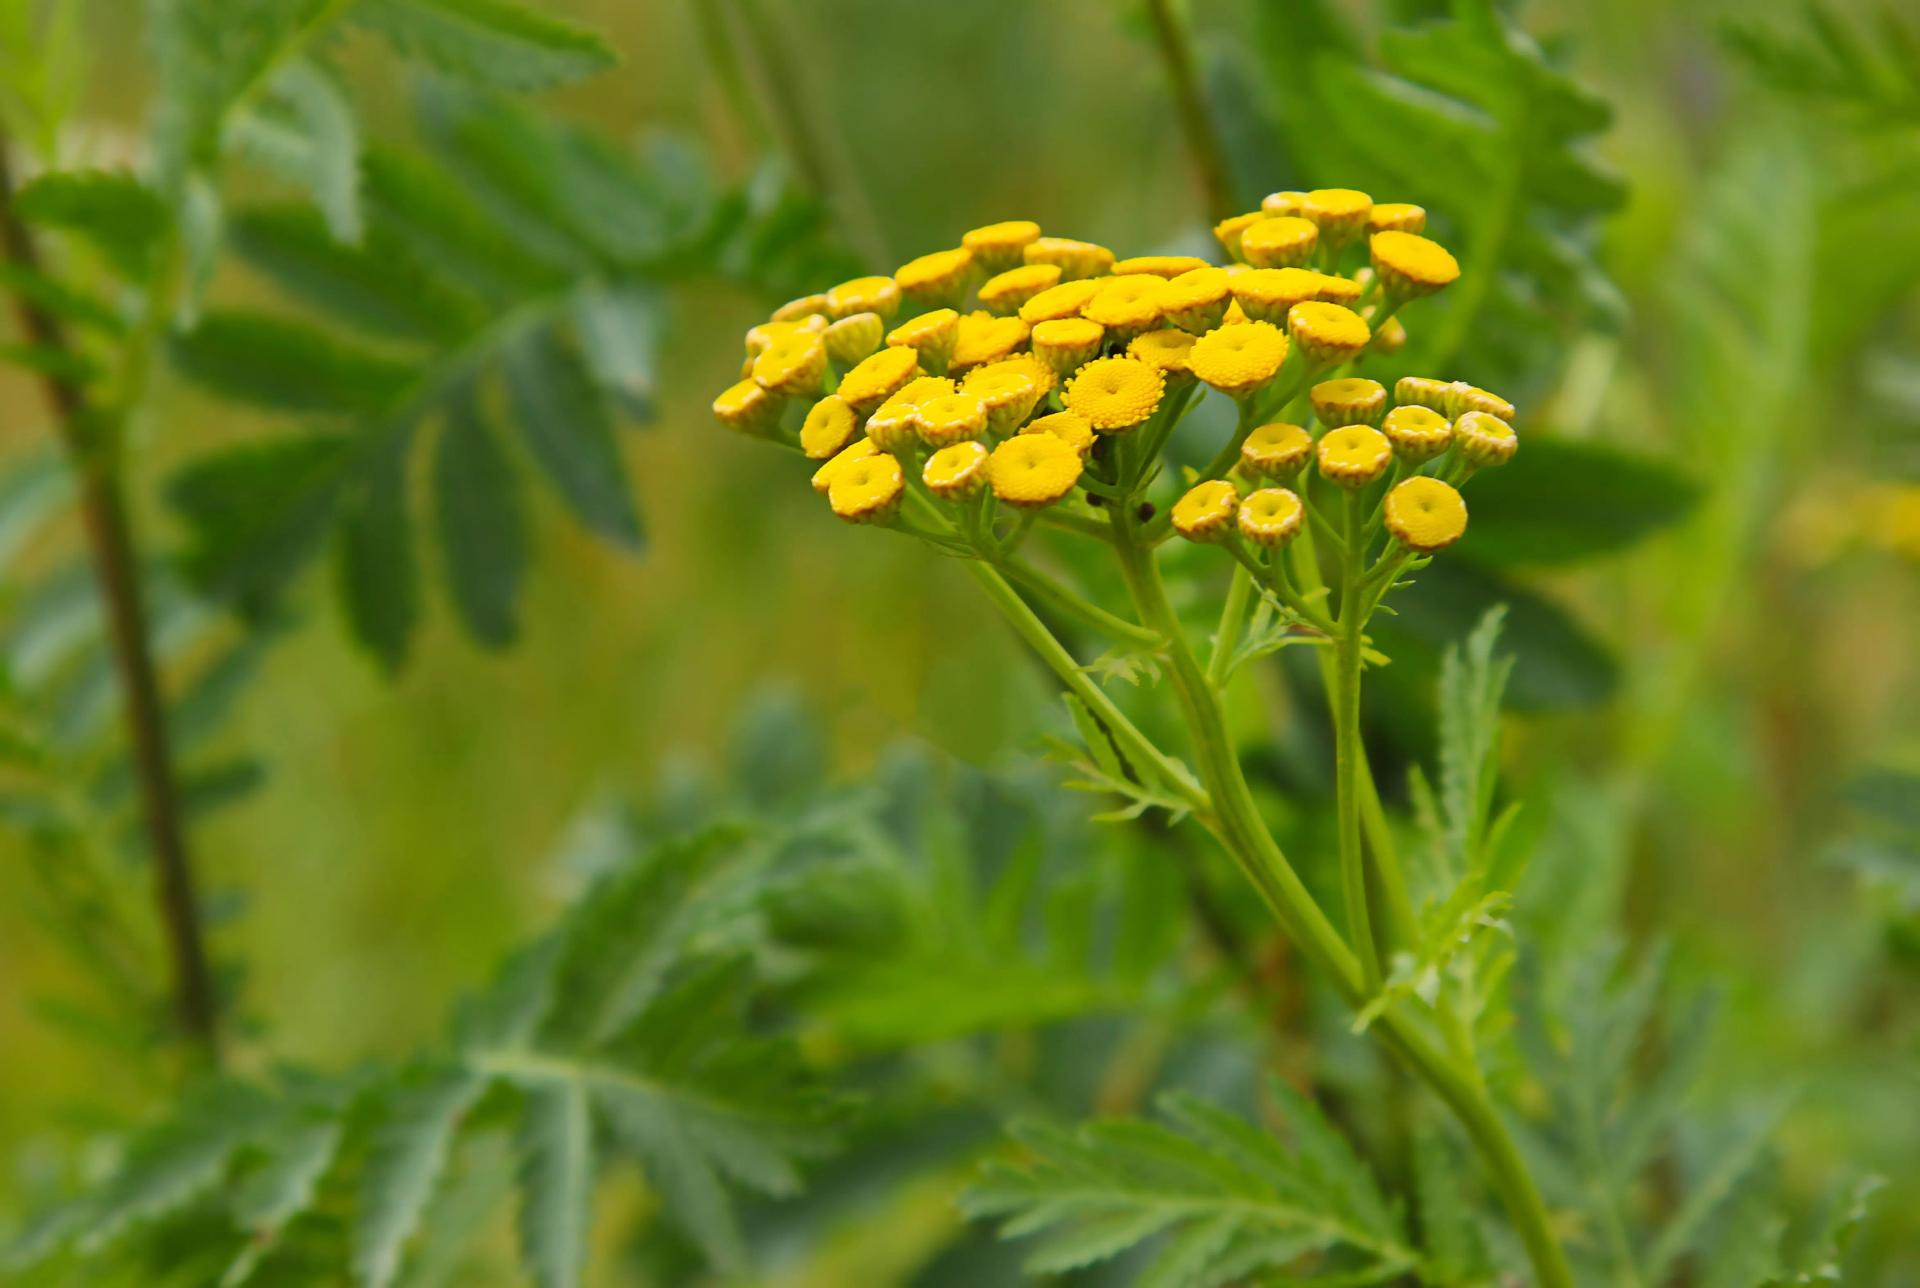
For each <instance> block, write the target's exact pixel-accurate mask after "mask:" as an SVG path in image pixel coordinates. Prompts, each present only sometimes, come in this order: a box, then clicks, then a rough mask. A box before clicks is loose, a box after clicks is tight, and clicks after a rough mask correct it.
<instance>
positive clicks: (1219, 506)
mask: <svg viewBox="0 0 1920 1288" xmlns="http://www.w3.org/2000/svg"><path fill="white" fill-rule="evenodd" d="M1239 508H1240V494H1239V492H1237V491H1235V490H1234V486H1233V484H1231V483H1229V482H1227V480H1225V479H1208V480H1207V481H1206V482H1204V483H1199V484H1196V485H1195V486H1194V487H1192V488H1191V489H1189V490H1188V492H1187V494H1186V495H1185V496H1183V497H1181V498H1180V499H1179V500H1178V501H1175V502H1174V503H1173V530H1174V531H1175V532H1178V533H1179V534H1180V535H1181V536H1183V537H1185V538H1186V539H1187V540H1189V541H1218V540H1220V539H1221V538H1223V537H1225V536H1226V535H1227V533H1229V532H1230V531H1232V528H1231V527H1230V526H1229V525H1230V524H1232V522H1233V516H1234V512H1235V511H1236V510H1238V509H1239Z"/></svg>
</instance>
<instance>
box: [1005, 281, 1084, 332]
mask: <svg viewBox="0 0 1920 1288" xmlns="http://www.w3.org/2000/svg"><path fill="white" fill-rule="evenodd" d="M1100 285H1101V282H1100V279H1099V278H1081V279H1080V280H1078V281H1073V282H1062V283H1060V285H1058V286H1055V287H1051V288H1049V289H1047V290H1044V291H1042V292H1040V293H1039V294H1038V295H1036V296H1034V297H1033V298H1032V299H1030V300H1028V301H1027V302H1026V303H1025V304H1022V305H1021V306H1020V320H1021V321H1022V322H1025V323H1026V324H1027V325H1028V326H1039V325H1040V324H1041V323H1042V322H1053V321H1057V320H1058V319H1060V318H1077V317H1079V316H1080V310H1081V309H1083V308H1085V307H1086V306H1087V301H1088V300H1090V299H1092V298H1093V297H1094V296H1095V295H1097V294H1099V292H1100Z"/></svg>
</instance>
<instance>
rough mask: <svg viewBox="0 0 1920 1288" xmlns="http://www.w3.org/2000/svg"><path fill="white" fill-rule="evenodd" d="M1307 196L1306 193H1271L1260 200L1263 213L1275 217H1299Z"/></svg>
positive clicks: (1290, 191)
mask: <svg viewBox="0 0 1920 1288" xmlns="http://www.w3.org/2000/svg"><path fill="white" fill-rule="evenodd" d="M1306 200H1307V194H1306V193H1304V192H1294V191H1292V190H1288V191H1285V192H1269V193H1268V194H1267V195H1266V196H1264V197H1262V198H1261V199H1260V210H1261V213H1263V214H1265V215H1267V216H1269V217H1271V216H1274V215H1298V214H1299V213H1300V211H1301V210H1302V209H1303V208H1304V207H1305V204H1306Z"/></svg>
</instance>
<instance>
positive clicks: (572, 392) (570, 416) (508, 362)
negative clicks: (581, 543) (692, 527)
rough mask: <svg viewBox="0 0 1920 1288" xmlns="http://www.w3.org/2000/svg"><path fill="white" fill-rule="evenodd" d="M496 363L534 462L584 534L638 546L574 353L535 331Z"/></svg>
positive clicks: (548, 331)
mask: <svg viewBox="0 0 1920 1288" xmlns="http://www.w3.org/2000/svg"><path fill="white" fill-rule="evenodd" d="M503 359H504V362H505V374H506V380H507V394H508V398H509V400H510V402H511V405H512V407H513V411H514V419H515V422H516V423H517V424H518V425H519V426H520V430H521V433H522V435H523V436H524V438H525V440H526V444H527V448H528V450H529V451H530V452H531V453H532V455H533V458H534V460H535V461H537V462H538V463H539V464H540V467H541V468H542V469H544V470H545V471H546V472H547V477H548V478H549V479H551V480H552V482H553V484H554V486H555V487H556V488H558V489H559V491H560V495H561V496H563V497H565V498H566V501H567V503H568V504H569V505H571V506H572V507H573V511H574V513H575V514H577V515H578V516H579V518H580V521H581V522H582V523H584V524H585V525H586V526H587V527H589V528H591V529H593V530H594V531H596V532H598V533H599V534H600V535H601V536H603V537H606V538H608V539H610V540H613V541H616V542H619V543H620V544H622V545H626V546H637V545H638V544H640V516H639V514H638V513H637V512H636V511H635V509H634V506H633V498H632V496H631V494H630V493H629V492H628V489H627V483H626V470H625V469H624V467H623V466H622V465H621V462H620V448H619V445H618V444H617V443H616V442H615V441H614V437H613V420H612V418H611V417H610V416H609V415H608V413H607V409H606V404H605V402H604V401H603V400H602V398H601V396H600V393H599V390H598V389H597V388H596V387H595V385H594V382H593V377H592V375H591V374H590V373H589V372H588V371H587V369H586V367H585V365H584V364H583V363H582V362H581V359H580V354H579V352H578V350H577V349H576V348H574V347H573V346H572V345H570V344H568V343H566V342H565V341H563V340H562V338H561V336H560V334H559V333H558V331H557V330H556V329H555V328H553V327H540V328H535V329H532V330H529V331H527V332H524V333H523V334H521V335H519V336H517V337H515V338H514V339H513V340H512V341H510V342H509V343H508V344H507V346H506V349H505V352H504V354H503Z"/></svg>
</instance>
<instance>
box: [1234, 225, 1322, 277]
mask: <svg viewBox="0 0 1920 1288" xmlns="http://www.w3.org/2000/svg"><path fill="white" fill-rule="evenodd" d="M1319 241H1320V230H1319V229H1318V228H1316V227H1314V226H1313V225H1312V224H1311V223H1309V222H1307V221H1306V220H1304V219H1297V218H1295V217H1293V216H1292V215H1277V216H1274V217H1272V218H1269V219H1262V220H1261V221H1260V222H1259V223H1257V224H1255V225H1254V226H1253V227H1251V228H1249V229H1247V230H1246V231H1245V232H1244V233H1242V234H1240V254H1241V255H1242V256H1243V257H1244V258H1245V259H1246V261H1247V263H1249V264H1252V265H1253V266H1254V267H1255V268H1295V267H1298V266H1299V265H1301V264H1304V263H1306V262H1307V261H1308V260H1310V259H1312V258H1313V249H1314V247H1315V246H1316V245H1318V244H1319Z"/></svg>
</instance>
